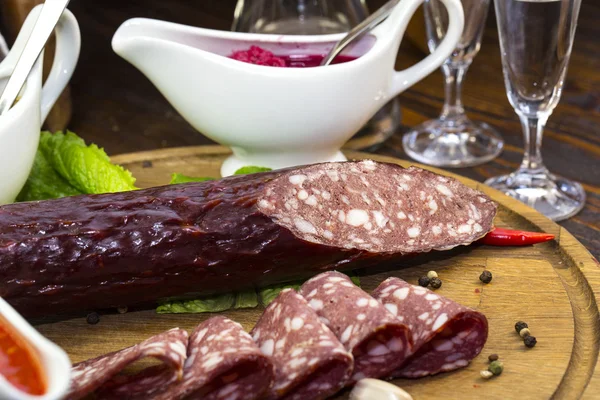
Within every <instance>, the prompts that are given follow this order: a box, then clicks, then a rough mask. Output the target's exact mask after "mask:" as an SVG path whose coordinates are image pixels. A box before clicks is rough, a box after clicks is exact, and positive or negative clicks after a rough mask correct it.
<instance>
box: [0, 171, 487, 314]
mask: <svg viewBox="0 0 600 400" xmlns="http://www.w3.org/2000/svg"><path fill="white" fill-rule="evenodd" d="M495 213H496V205H495V204H494V202H492V201H491V200H490V199H489V198H488V197H487V196H485V195H484V194H483V193H480V192H478V191H476V190H473V189H470V188H468V187H466V186H464V185H462V184H461V183H459V182H458V181H456V180H454V179H452V178H448V177H443V176H440V175H437V174H434V173H432V172H429V171H425V170H422V169H419V168H414V167H411V168H408V169H404V168H401V167H399V166H397V165H394V164H386V163H376V162H373V161H370V160H366V161H360V162H344V163H325V164H315V165H310V166H305V167H299V168H293V169H286V170H279V171H273V172H267V173H260V174H253V175H246V176H236V177H229V178H225V179H221V180H218V181H209V182H199V183H187V184H181V185H172V186H163V187H155V188H150V189H144V190H138V191H133V192H125V193H115V194H105V195H91V196H76V197H69V198H63V199H57V200H49V201H42V202H31V203H19V204H11V205H6V206H3V207H0V296H1V297H3V298H5V299H6V300H7V301H8V302H9V303H10V304H12V305H13V306H14V307H15V308H16V309H17V310H19V311H20V312H22V313H23V314H25V315H27V316H33V315H40V314H49V313H50V314H55V313H61V312H67V311H75V310H84V309H98V308H106V307H118V306H131V305H135V304H141V303H149V302H153V301H156V300H159V299H162V298H167V297H171V296H181V295H184V294H185V295H188V296H189V295H196V296H197V295H199V294H202V295H210V294H214V293H218V292H226V291H234V290H239V289H242V288H244V287H250V286H260V285H265V284H270V283H277V282H283V281H289V280H294V279H302V278H307V277H310V276H313V275H316V274H318V273H320V272H323V271H325V270H332V269H337V270H344V269H353V268H359V267H360V268H362V267H369V266H371V265H374V264H377V263H380V262H382V261H385V260H388V261H389V260H394V261H395V260H399V259H400V258H401V257H403V256H405V255H406V254H410V253H422V252H428V251H431V250H445V249H450V248H453V247H456V246H459V245H468V244H470V243H472V242H474V241H475V240H477V239H479V238H481V237H483V236H484V235H485V234H486V233H487V232H489V231H490V230H491V229H492V220H493V218H494V215H495Z"/></svg>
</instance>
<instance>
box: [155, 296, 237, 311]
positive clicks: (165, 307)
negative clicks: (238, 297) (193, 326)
mask: <svg viewBox="0 0 600 400" xmlns="http://www.w3.org/2000/svg"><path fill="white" fill-rule="evenodd" d="M234 301H235V295H234V294H233V293H227V294H223V295H219V296H212V297H206V298H203V299H196V300H184V301H171V302H167V303H164V304H161V305H160V306H158V307H157V308H156V312H157V313H158V314H186V313H187V314H194V313H207V312H219V311H226V310H229V309H230V308H231V307H232V306H233V304H234Z"/></svg>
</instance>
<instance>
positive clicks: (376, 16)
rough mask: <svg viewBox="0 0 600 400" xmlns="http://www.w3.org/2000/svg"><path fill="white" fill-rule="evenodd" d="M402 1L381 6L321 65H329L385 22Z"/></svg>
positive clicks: (356, 27)
mask: <svg viewBox="0 0 600 400" xmlns="http://www.w3.org/2000/svg"><path fill="white" fill-rule="evenodd" d="M399 2H400V0H390V1H388V2H387V3H385V4H384V5H383V6H381V7H380V8H379V9H378V10H377V11H375V12H374V13H373V14H371V15H369V17H367V18H366V19H365V20H364V21H362V22H361V23H360V24H358V25H356V26H355V27H354V28H352V29H351V30H350V32H348V34H347V35H346V36H344V37H343V38H341V39H340V41H339V42H337V43H336V44H335V46H333V48H332V49H331V50H329V53H327V55H326V56H325V58H323V60H322V61H321V64H320V65H329V64H330V63H331V62H332V61H333V59H334V58H335V57H336V56H337V55H338V54H340V53H341V52H342V50H344V48H345V47H346V46H348V45H349V44H350V43H352V42H353V41H354V40H356V39H360V38H361V37H363V36H364V35H366V34H367V33H368V32H370V31H371V30H372V29H373V28H375V27H376V26H377V25H379V24H380V23H381V22H383V21H384V20H385V19H386V18H387V17H389V15H390V14H391V13H392V10H393V9H394V7H395V6H396V4H398V3H399Z"/></svg>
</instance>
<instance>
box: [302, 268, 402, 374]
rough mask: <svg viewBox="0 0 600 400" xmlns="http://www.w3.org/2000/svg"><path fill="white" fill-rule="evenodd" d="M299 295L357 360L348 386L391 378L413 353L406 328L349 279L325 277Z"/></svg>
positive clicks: (305, 286) (332, 274) (338, 275)
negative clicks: (359, 381) (361, 381)
mask: <svg viewBox="0 0 600 400" xmlns="http://www.w3.org/2000/svg"><path fill="white" fill-rule="evenodd" d="M300 294H302V296H304V298H305V299H306V300H307V301H308V304H309V305H310V306H311V307H312V308H313V309H314V310H315V311H316V312H317V314H318V315H319V317H320V318H321V320H322V321H323V322H324V323H325V325H327V327H329V329H331V330H332V331H333V333H334V334H335V335H336V337H337V338H338V339H339V340H340V342H342V344H343V345H344V346H345V347H346V350H348V351H350V352H351V353H352V355H353V356H354V370H353V373H352V378H351V379H350V381H349V382H348V383H349V384H352V383H354V382H356V381H358V380H360V379H362V378H381V377H387V376H389V374H390V373H391V372H392V371H394V370H395V369H396V368H397V367H398V366H400V365H401V364H402V362H403V361H404V358H405V357H406V355H407V353H408V352H409V351H410V346H411V344H410V339H409V337H408V329H407V327H406V326H405V325H404V324H403V323H401V322H400V321H398V319H397V318H396V317H395V316H394V315H392V314H391V313H390V312H389V311H388V310H386V308H385V307H384V306H383V304H381V303H379V302H378V301H377V300H375V299H374V298H373V297H371V296H370V295H369V294H368V293H366V292H364V291H363V290H362V289H360V288H359V287H358V286H356V285H355V284H354V283H352V281H351V280H350V278H348V276H346V275H344V274H342V273H339V272H335V271H333V272H325V273H322V274H320V275H317V276H315V277H314V278H312V279H310V280H309V281H307V282H306V283H304V284H303V285H302V287H301V288H300Z"/></svg>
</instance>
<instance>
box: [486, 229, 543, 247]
mask: <svg viewBox="0 0 600 400" xmlns="http://www.w3.org/2000/svg"><path fill="white" fill-rule="evenodd" d="M552 239H554V235H551V234H549V233H541V232H527V231H516V230H512V229H504V228H495V229H494V230H493V231H491V232H490V233H488V234H487V235H485V236H484V237H483V238H482V239H480V240H479V241H480V242H481V243H483V244H488V245H490V246H527V245H531V244H536V243H542V242H547V241H548V240H552Z"/></svg>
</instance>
